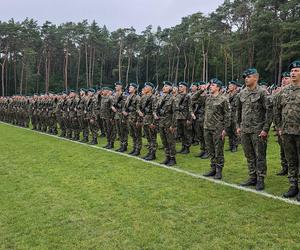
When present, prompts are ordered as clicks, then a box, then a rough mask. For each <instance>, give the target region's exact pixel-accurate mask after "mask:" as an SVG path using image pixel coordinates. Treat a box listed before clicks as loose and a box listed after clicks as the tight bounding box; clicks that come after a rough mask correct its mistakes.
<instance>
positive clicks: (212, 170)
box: [203, 164, 217, 177]
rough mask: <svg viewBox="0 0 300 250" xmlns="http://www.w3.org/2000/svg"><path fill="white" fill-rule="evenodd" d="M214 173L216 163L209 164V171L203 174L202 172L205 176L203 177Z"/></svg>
mask: <svg viewBox="0 0 300 250" xmlns="http://www.w3.org/2000/svg"><path fill="white" fill-rule="evenodd" d="M216 173H217V171H216V165H215V164H211V166H210V171H209V172H207V173H205V174H203V176H205V177H211V176H215V175H216Z"/></svg>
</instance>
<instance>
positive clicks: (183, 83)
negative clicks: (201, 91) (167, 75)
mask: <svg viewBox="0 0 300 250" xmlns="http://www.w3.org/2000/svg"><path fill="white" fill-rule="evenodd" d="M180 85H183V86H185V87H187V88H188V87H189V84H188V83H187V82H179V83H178V86H180Z"/></svg>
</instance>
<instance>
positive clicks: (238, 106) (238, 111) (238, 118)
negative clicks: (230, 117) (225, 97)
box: [235, 94, 242, 129]
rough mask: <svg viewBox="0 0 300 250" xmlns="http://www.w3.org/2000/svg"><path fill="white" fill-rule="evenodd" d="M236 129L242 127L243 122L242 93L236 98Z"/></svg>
mask: <svg viewBox="0 0 300 250" xmlns="http://www.w3.org/2000/svg"><path fill="white" fill-rule="evenodd" d="M235 121H236V129H239V128H240V127H241V122H242V102H241V99H240V94H239V95H238V97H237V99H236V113H235Z"/></svg>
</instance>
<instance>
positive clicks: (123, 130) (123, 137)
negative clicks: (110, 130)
mask: <svg viewBox="0 0 300 250" xmlns="http://www.w3.org/2000/svg"><path fill="white" fill-rule="evenodd" d="M115 122H116V130H117V133H118V136H119V139H120V144H121V146H125V147H127V145H128V127H127V123H126V121H124V120H122V119H117V120H115Z"/></svg>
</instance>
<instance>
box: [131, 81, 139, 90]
mask: <svg viewBox="0 0 300 250" xmlns="http://www.w3.org/2000/svg"><path fill="white" fill-rule="evenodd" d="M130 86H132V87H134V88H135V89H138V87H139V85H137V84H136V83H134V82H132V83H129V87H130Z"/></svg>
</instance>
